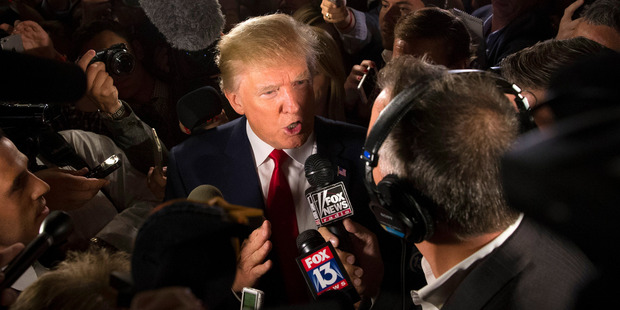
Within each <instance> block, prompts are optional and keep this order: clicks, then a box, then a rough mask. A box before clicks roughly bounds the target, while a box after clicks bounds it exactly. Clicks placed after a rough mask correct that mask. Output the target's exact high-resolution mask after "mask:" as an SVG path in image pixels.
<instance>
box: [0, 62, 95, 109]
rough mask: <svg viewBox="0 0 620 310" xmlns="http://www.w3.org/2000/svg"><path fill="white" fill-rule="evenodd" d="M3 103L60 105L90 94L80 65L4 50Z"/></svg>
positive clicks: (0, 80) (0, 76)
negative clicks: (87, 93)
mask: <svg viewBox="0 0 620 310" xmlns="http://www.w3.org/2000/svg"><path fill="white" fill-rule="evenodd" d="M0 68H2V74H0V85H2V91H1V92H0V101H6V102H12V101H15V102H20V103H60V102H72V101H76V100H78V99H80V98H82V96H83V95H84V92H85V91H86V75H85V74H84V71H82V69H81V68H80V67H78V66H77V65H76V64H72V63H64V62H60V61H56V60H51V59H45V58H40V57H35V56H32V55H27V54H21V53H16V52H8V51H2V50H0Z"/></svg>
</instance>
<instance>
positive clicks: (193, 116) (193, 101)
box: [177, 86, 228, 134]
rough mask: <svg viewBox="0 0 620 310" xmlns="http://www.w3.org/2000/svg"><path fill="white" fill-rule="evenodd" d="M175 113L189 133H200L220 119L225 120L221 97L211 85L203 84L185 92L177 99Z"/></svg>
mask: <svg viewBox="0 0 620 310" xmlns="http://www.w3.org/2000/svg"><path fill="white" fill-rule="evenodd" d="M177 115H178V116H179V121H180V122H181V124H183V126H185V127H186V128H188V129H189V130H190V134H197V133H200V132H202V131H204V130H206V129H208V128H207V127H208V126H210V127H209V128H211V127H214V126H216V125H218V124H219V123H220V122H221V121H227V120H228V118H226V114H224V113H223V111H222V98H221V97H220V94H219V93H218V92H217V90H215V88H213V87H211V86H203V87H200V88H198V89H195V90H193V91H191V92H189V93H187V94H185V95H184V96H183V97H181V99H179V101H177Z"/></svg>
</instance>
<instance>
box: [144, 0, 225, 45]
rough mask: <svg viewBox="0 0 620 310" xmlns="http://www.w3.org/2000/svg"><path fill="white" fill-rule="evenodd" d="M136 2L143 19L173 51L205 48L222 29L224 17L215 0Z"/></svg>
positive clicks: (217, 36)
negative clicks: (148, 22) (145, 18)
mask: <svg viewBox="0 0 620 310" xmlns="http://www.w3.org/2000/svg"><path fill="white" fill-rule="evenodd" d="M139 1H140V6H142V8H143V9H144V12H145V13H146V16H148V18H149V19H150V20H151V22H152V23H153V25H155V27H157V29H158V30H159V32H161V33H162V34H163V35H164V37H166V41H168V43H170V44H171V45H172V47H174V48H178V49H182V50H187V51H198V50H202V49H206V48H207V47H209V45H211V43H213V42H215V41H216V40H217V39H218V38H219V37H220V35H221V33H222V30H223V29H224V15H223V14H222V11H221V7H220V3H219V2H218V1H217V0H196V1H170V0H139Z"/></svg>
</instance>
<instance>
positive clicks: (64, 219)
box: [39, 210, 73, 244]
mask: <svg viewBox="0 0 620 310" xmlns="http://www.w3.org/2000/svg"><path fill="white" fill-rule="evenodd" d="M72 232H73V221H72V220H71V216H69V214H67V213H65V212H63V211H57V210H56V211H52V212H51V213H50V214H49V215H48V216H47V217H46V218H45V219H44V220H43V222H42V223H41V227H40V228H39V233H41V234H42V233H46V234H48V235H49V236H50V237H52V242H53V244H59V243H61V242H64V241H65V240H66V239H67V238H68V237H69V235H70V234H71V233H72Z"/></svg>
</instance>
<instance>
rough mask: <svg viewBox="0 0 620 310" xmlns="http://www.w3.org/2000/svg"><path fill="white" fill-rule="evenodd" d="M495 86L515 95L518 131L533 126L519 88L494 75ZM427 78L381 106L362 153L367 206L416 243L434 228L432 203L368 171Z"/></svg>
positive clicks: (388, 227) (397, 233) (398, 182)
mask: <svg viewBox="0 0 620 310" xmlns="http://www.w3.org/2000/svg"><path fill="white" fill-rule="evenodd" d="M484 72H485V71H481V70H450V71H448V73H449V74H468V73H470V74H471V73H477V74H484ZM488 76H489V77H491V78H493V80H494V81H495V83H496V86H497V87H498V88H499V89H500V90H501V91H502V92H504V93H508V94H512V95H514V96H515V100H514V101H515V103H516V105H517V107H518V109H519V120H520V125H521V130H522V131H523V130H525V128H527V129H528V130H529V129H531V128H535V127H536V125H535V123H534V120H533V118H532V116H531V113H530V107H529V104H528V102H527V99H526V98H525V97H523V96H522V95H521V89H520V88H519V87H518V86H516V85H514V84H512V83H510V82H508V81H506V80H505V79H503V78H501V77H499V76H497V75H495V74H488ZM429 84H430V81H424V82H421V83H417V84H416V85H413V86H411V87H409V88H407V89H405V90H403V91H402V92H401V93H399V94H398V95H396V96H395V97H394V98H393V99H392V100H391V101H390V103H389V104H388V105H387V106H386V107H385V109H383V111H382V112H381V114H380V115H379V117H378V118H377V120H376V122H375V123H374V125H373V127H372V129H371V130H370V132H369V133H368V137H367V138H366V143H365V144H364V149H363V153H362V156H361V157H362V160H363V161H364V162H365V163H366V165H365V178H364V183H365V184H366V188H367V189H368V192H369V193H370V197H371V202H370V208H371V210H372V211H373V213H374V215H375V217H376V218H377V221H378V222H379V224H380V225H381V226H382V227H383V229H385V230H386V231H387V232H389V233H391V234H393V235H395V236H397V237H400V238H404V239H405V240H407V241H408V242H413V243H418V242H421V241H423V240H427V239H429V238H430V237H431V236H432V235H433V233H434V230H435V223H434V218H433V216H432V213H433V209H435V203H434V202H433V201H432V200H431V199H429V198H428V197H426V196H424V195H423V194H422V193H420V192H419V191H418V190H417V189H415V188H414V187H413V186H412V185H411V184H410V183H409V182H406V181H404V180H401V179H399V178H398V177H397V176H396V175H393V174H390V175H388V176H386V177H384V178H383V179H382V180H381V181H380V182H379V183H378V184H377V185H375V183H374V180H373V176H372V170H373V169H374V168H375V167H377V164H378V162H379V148H380V147H381V145H382V144H383V142H384V141H385V139H386V138H387V136H388V135H389V134H390V132H391V131H392V130H393V129H394V127H396V125H397V124H398V123H399V122H400V121H401V119H402V118H403V117H404V116H405V115H406V114H407V113H408V112H409V111H410V110H411V108H412V107H413V106H414V104H415V103H416V101H417V100H418V99H419V98H421V97H422V96H423V95H424V94H426V92H427V91H428V90H429Z"/></svg>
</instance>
